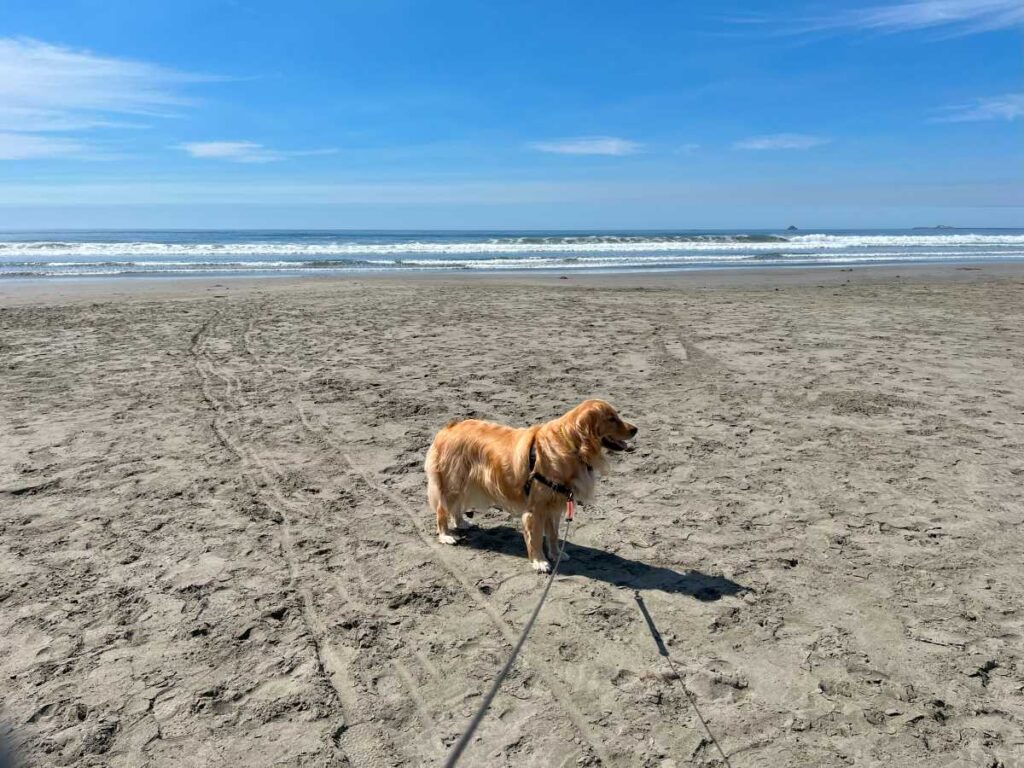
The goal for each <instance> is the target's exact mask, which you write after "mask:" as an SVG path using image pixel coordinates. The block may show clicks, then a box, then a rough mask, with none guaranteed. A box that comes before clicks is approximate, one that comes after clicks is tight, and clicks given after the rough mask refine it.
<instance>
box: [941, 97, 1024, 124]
mask: <svg viewBox="0 0 1024 768" xmlns="http://www.w3.org/2000/svg"><path fill="white" fill-rule="evenodd" d="M1022 117H1024V93H1006V94H1003V95H1002V96H992V97H989V98H981V99H977V100H976V101H975V102H974V103H973V104H967V105H961V106H957V107H948V108H947V109H946V114H945V115H943V116H941V117H937V118H935V122H939V123H973V122H981V121H984V120H1017V119H1019V118H1022Z"/></svg>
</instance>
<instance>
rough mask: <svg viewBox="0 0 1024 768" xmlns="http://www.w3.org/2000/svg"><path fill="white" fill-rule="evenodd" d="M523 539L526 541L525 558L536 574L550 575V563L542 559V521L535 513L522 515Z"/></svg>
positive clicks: (528, 512) (544, 558)
mask: <svg viewBox="0 0 1024 768" xmlns="http://www.w3.org/2000/svg"><path fill="white" fill-rule="evenodd" d="M523 538H524V539H526V557H527V558H528V559H529V561H530V565H532V566H533V570H535V571H537V572H538V573H550V572H551V563H549V562H548V561H547V558H546V557H544V520H543V518H542V516H541V515H539V514H537V513H536V512H530V511H527V512H524V513H523Z"/></svg>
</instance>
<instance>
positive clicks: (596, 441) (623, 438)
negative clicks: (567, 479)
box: [563, 400, 637, 465]
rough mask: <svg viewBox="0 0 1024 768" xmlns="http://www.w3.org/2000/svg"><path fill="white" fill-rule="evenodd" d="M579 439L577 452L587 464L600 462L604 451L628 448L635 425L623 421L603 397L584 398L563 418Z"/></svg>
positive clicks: (634, 433) (627, 449)
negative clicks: (594, 398) (597, 398)
mask: <svg viewBox="0 0 1024 768" xmlns="http://www.w3.org/2000/svg"><path fill="white" fill-rule="evenodd" d="M563 418H564V419H565V420H566V421H567V422H568V427H569V429H570V430H571V431H572V432H573V433H574V435H575V436H576V437H577V439H578V440H579V444H580V455H581V456H582V457H583V458H584V460H585V461H586V462H587V463H588V464H592V465H600V464H601V463H602V461H601V460H602V458H603V456H604V451H614V452H619V451H631V450H633V449H632V446H630V444H629V442H628V441H629V440H631V439H633V438H634V437H636V433H637V428H636V426H635V425H633V424H630V423H629V422H628V421H625V420H623V418H622V417H621V416H619V414H618V412H617V411H616V410H615V409H614V408H613V407H612V406H611V405H610V404H609V403H606V402H605V401H604V400H585V401H584V402H582V403H580V404H579V405H577V406H576V407H575V408H573V409H572V410H571V411H569V413H567V414H566V415H565V416H564V417H563Z"/></svg>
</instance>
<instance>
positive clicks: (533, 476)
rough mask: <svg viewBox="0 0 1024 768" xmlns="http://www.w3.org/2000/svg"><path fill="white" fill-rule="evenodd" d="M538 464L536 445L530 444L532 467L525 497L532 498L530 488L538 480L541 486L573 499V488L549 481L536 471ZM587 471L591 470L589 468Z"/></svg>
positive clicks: (524, 493)
mask: <svg viewBox="0 0 1024 768" xmlns="http://www.w3.org/2000/svg"><path fill="white" fill-rule="evenodd" d="M536 464H537V449H536V448H535V447H534V443H533V442H532V441H531V442H530V466H529V469H528V470H527V471H528V472H529V475H528V476H527V478H526V483H525V484H524V485H523V496H525V497H526V498H530V488H531V487H532V486H533V481H534V480H536V481H537V482H538V483H540V484H541V485H546V486H547V487H548V488H550V489H551V490H552V491H554V492H555V493H560V494H562V495H563V496H565V498H567V499H572V498H573V491H572V486H570V485H563V484H562V483H556V482H555V481H554V480H548V479H547V478H546V477H544V475H542V474H541V473H540V472H536V471H534V469H533V468H534V467H535V466H536ZM587 469H590V467H589V466H588V467H587Z"/></svg>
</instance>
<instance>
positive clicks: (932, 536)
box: [0, 265, 1024, 768]
mask: <svg viewBox="0 0 1024 768" xmlns="http://www.w3.org/2000/svg"><path fill="white" fill-rule="evenodd" d="M1022 381H1024V267H1022V265H1005V266H993V265H986V266H984V267H962V266H961V267H953V266H947V267H918V268H913V267H905V268H898V269H897V268H879V269H856V270H838V269H832V270H824V269H822V270H775V271H761V270H754V269H750V270H744V271H742V273H741V272H738V271H737V272H729V271H724V270H723V271H719V272H702V273H688V274H676V275H667V274H666V275H659V274H653V275H652V274H648V275H627V276H603V277H599V276H593V277H581V276H573V277H571V279H566V280H560V279H559V278H558V276H557V275H555V276H549V277H513V276H508V277H505V278H500V277H494V276H475V277H462V278H460V277H453V276H450V275H449V276H434V277H421V278H415V277H407V276H391V277H386V278H384V277H382V278H359V279H355V278H353V279H322V280H317V279H307V280H290V279H286V278H280V279H264V280H258V279H238V280H181V281H172V280H149V281H146V280H131V279H122V280H112V281H88V280H83V281H79V282H73V281H67V282H63V281H49V282H47V281H36V282H27V281H26V282H18V281H8V282H5V283H4V284H3V285H0V391H2V392H3V396H2V398H0V422H2V423H3V425H4V428H3V430H2V433H0V531H2V535H0V672H2V675H0V699H2V701H3V709H2V710H0V720H2V721H4V722H6V723H7V724H8V725H9V726H10V728H11V729H12V734H13V736H12V738H13V741H14V744H15V747H16V749H17V751H18V752H19V753H20V754H21V755H22V756H23V757H24V758H25V759H26V760H27V762H29V763H30V764H32V765H59V766H71V765H76V766H81V765H97V766H99V765H104V766H106V765H110V766H142V765H148V766H161V767H163V766H167V767H170V766H180V765H197V766H221V765H249V766H270V765H293V766H300V765H301V766H306V765H316V766H327V765H337V766H353V767H354V768H362V767H363V766H373V767H376V766H420V765H439V764H440V763H441V762H442V761H443V759H444V755H445V754H446V752H447V750H448V748H449V747H450V746H451V745H452V744H453V743H454V741H455V740H456V739H457V738H458V736H459V734H460V733H461V731H462V729H463V728H464V727H465V725H466V724H467V722H468V720H469V718H470V717H471V716H472V714H473V712H474V711H475V709H476V706H477V705H478V703H479V702H480V700H481V696H482V694H483V693H484V691H485V690H486V689H487V687H488V685H489V683H490V680H491V679H492V678H493V676H494V675H495V673H496V672H497V670H498V669H499V668H500V666H501V665H502V663H503V661H504V659H505V657H506V655H507V653H508V651H509V649H510V646H511V643H512V642H513V641H514V639H515V637H516V635H517V633H518V631H519V628H520V627H521V626H522V624H523V622H524V621H525V619H526V618H527V616H528V615H529V613H530V611H531V610H532V608H533V605H534V603H535V601H536V598H537V596H538V594H539V590H540V589H541V588H542V586H543V579H542V578H540V577H538V576H537V575H536V574H535V573H533V572H532V571H531V570H530V568H529V566H528V563H527V561H526V560H525V558H524V553H523V543H522V538H521V536H520V533H519V531H518V527H517V524H516V522H515V521H513V520H511V519H510V518H508V517H507V516H505V515H503V514H501V513H499V512H497V511H495V510H491V511H486V512H481V513H479V514H477V515H476V517H475V522H476V524H477V526H478V527H477V528H476V529H475V530H474V531H472V532H471V533H470V535H469V536H468V537H467V540H466V542H465V543H464V544H463V545H461V546H458V547H444V546H442V545H440V544H438V542H437V540H436V537H435V536H434V534H433V521H432V519H431V516H430V514H429V513H428V511H427V509H426V504H425V497H424V490H425V481H424V477H423V472H422V461H423V456H424V452H425V450H426V448H427V446H428V445H429V443H430V440H431V438H432V436H433V434H434V432H435V431H436V430H437V429H438V428H439V427H441V426H442V425H444V424H445V423H446V422H447V421H448V420H450V419H453V418H463V417H476V418H486V419H493V420H497V421H501V422H504V423H509V424H515V425H525V424H529V423H534V422H538V421H544V420H547V419H550V418H553V417H555V416H557V415H559V414H561V413H562V412H564V411H565V410H567V409H568V408H569V407H571V406H573V405H575V404H576V403H578V402H579V401H581V400H583V399H584V398H587V397H603V398H606V399H608V400H609V401H611V402H612V403H613V404H614V405H615V406H616V407H617V408H618V409H619V410H620V411H621V413H622V414H623V416H624V417H625V418H627V419H629V420H630V421H632V422H635V423H636V424H638V425H639V427H640V435H639V440H638V448H637V450H636V451H635V452H634V453H632V454H629V455H626V456H623V457H619V458H616V459H614V460H613V462H612V464H613V468H612V472H611V473H610V475H609V476H608V477H607V478H605V479H604V480H603V481H602V483H601V484H600V487H599V492H598V499H597V503H596V504H594V505H592V506H589V507H584V508H582V509H580V510H579V512H578V514H577V522H576V524H575V526H574V529H573V530H572V533H571V536H570V539H571V543H570V544H569V547H568V550H567V551H568V553H569V554H570V555H571V556H572V559H571V560H570V561H568V563H566V564H565V565H564V567H563V569H562V572H561V573H560V574H559V576H558V577H557V578H556V580H555V582H554V585H553V587H552V591H551V594H550V597H549V599H548V602H547V604H546V606H545V608H544V611H543V613H542V614H541V616H540V619H539V621H538V624H537V626H536V627H535V629H534V632H533V634H532V635H531V638H530V640H529V642H528V643H527V646H526V649H525V652H524V655H523V657H522V658H521V660H520V662H519V663H517V665H516V667H515V669H514V670H513V673H512V675H511V677H510V678H509V680H508V682H507V684H506V685H505V686H504V688H503V689H502V691H501V693H500V694H499V695H498V698H497V699H496V701H495V704H494V706H493V708H492V709H491V711H490V713H489V714H488V716H487V718H486V719H485V720H484V723H483V725H482V727H481V729H480V731H479V733H478V736H477V738H476V739H475V740H474V742H473V743H472V744H471V745H470V748H469V750H468V752H467V754H466V757H465V760H464V762H463V765H466V766H516V767H517V768H519V767H521V766H597V765H604V766H661V767H662V768H670V767H671V766H684V765H696V766H716V765H723V763H724V761H723V759H722V756H721V754H720V753H719V751H718V748H717V747H716V744H715V741H713V740H712V739H711V738H710V737H709V735H708V733H707V731H705V729H704V728H703V727H702V725H701V720H700V718H701V717H702V718H703V719H704V720H705V721H706V722H707V725H708V727H709V728H710V731H711V733H712V734H713V735H714V739H715V740H716V741H717V743H718V745H720V747H721V749H722V750H724V752H725V754H726V755H727V757H728V762H729V764H730V765H731V766H732V767H733V768H740V767H741V766H849V765H858V766H862V765H886V766H929V767H935V766H968V765H970V766H1003V767H1004V768H1010V767H1011V766H1021V765H1024V757H1022V755H1024V650H1022V634H1024V569H1022V568H1021V559H1022V551H1024V534H1022V528H1021V524H1022V522H1024V491H1022V482H1024V389H1022V387H1021V382H1022ZM637 595H639V596H640V597H641V599H642V600H643V603H644V604H645V606H646V608H647V609H648V611H649V612H650V615H651V617H652V618H653V621H654V622H655V623H656V625H657V628H658V630H659V631H660V633H661V635H662V637H663V638H664V642H665V644H666V647H667V649H668V651H669V652H670V653H671V658H672V661H673V662H674V664H675V666H676V668H677V669H678V670H679V672H680V676H679V678H678V679H676V678H675V677H674V675H673V674H672V672H671V670H670V667H669V664H668V662H667V661H666V660H665V659H664V658H663V657H662V656H660V655H659V653H658V648H657V646H656V644H655V642H654V640H653V639H652V636H651V634H650V633H649V630H648V626H647V624H646V622H645V620H644V617H643V615H642V614H641V612H640V609H639V607H638V604H637V600H636V596H637ZM680 683H684V684H685V686H686V690H688V691H689V693H690V696H689V697H688V696H687V694H686V693H685V692H684V689H683V687H682V686H681V685H680ZM698 713H699V714H698Z"/></svg>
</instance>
